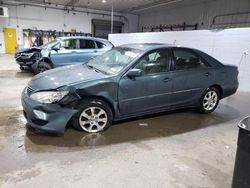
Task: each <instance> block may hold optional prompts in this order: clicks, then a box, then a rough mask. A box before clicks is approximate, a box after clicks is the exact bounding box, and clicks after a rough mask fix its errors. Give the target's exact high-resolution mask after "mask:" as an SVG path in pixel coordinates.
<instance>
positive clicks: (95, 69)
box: [87, 64, 109, 74]
mask: <svg viewBox="0 0 250 188" xmlns="http://www.w3.org/2000/svg"><path fill="white" fill-rule="evenodd" d="M87 66H88V67H89V68H91V69H93V70H94V71H96V72H98V73H99V72H101V73H103V74H109V73H108V72H106V71H103V70H100V69H97V68H96V67H94V66H92V65H89V64H87Z"/></svg>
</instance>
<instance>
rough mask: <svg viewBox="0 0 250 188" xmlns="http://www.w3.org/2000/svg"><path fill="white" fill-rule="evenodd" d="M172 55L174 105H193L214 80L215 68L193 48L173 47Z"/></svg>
mask: <svg viewBox="0 0 250 188" xmlns="http://www.w3.org/2000/svg"><path fill="white" fill-rule="evenodd" d="M172 55H173V64H172V68H171V69H172V70H171V78H172V83H173V87H172V105H175V106H176V107H178V106H180V107H182V106H187V105H192V104H194V103H195V102H197V101H198V100H199V99H200V97H201V94H202V92H203V91H204V89H206V88H208V87H209V86H211V84H212V83H213V82H214V68H213V67H212V66H211V65H210V64H209V63H208V62H207V61H205V60H204V59H203V58H202V57H200V56H199V55H198V54H196V53H195V51H193V50H191V49H187V48H172Z"/></svg>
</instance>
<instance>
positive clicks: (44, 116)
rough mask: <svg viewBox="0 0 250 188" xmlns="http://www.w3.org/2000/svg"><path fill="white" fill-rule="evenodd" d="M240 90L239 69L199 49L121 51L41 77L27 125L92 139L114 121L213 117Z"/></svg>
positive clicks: (25, 98)
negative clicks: (186, 113) (180, 112)
mask: <svg viewBox="0 0 250 188" xmlns="http://www.w3.org/2000/svg"><path fill="white" fill-rule="evenodd" d="M237 88H238V68H237V67H235V66H231V65H224V64H222V63H220V62H219V61H217V60H216V59H214V58H213V57H211V56H209V55H207V54H205V53H203V52H201V51H199V50H195V49H190V48H182V47H174V46H169V45H163V44H130V45H123V46H119V47H116V48H113V49H112V50H110V51H108V52H106V53H104V54H102V55H100V56H98V57H96V58H94V59H92V60H90V61H89V62H88V63H87V64H83V65H71V66H66V67H62V68H58V69H54V70H49V71H46V72H43V73H41V74H38V75H37V76H35V77H34V78H33V79H32V80H31V81H30V82H29V83H28V86H27V87H26V88H25V89H24V91H23V93H22V106H23V110H24V115H25V117H26V119H27V121H28V125H30V126H31V127H33V128H34V129H37V130H41V131H48V132H55V133H61V134H62V133H64V130H65V127H66V125H67V124H68V123H69V122H71V123H72V125H73V127H75V128H76V129H78V130H83V131H86V132H89V133H93V132H99V131H102V130H104V129H106V128H108V127H109V126H110V125H111V123H112V122H113V121H117V120H121V119H126V118H131V117H136V116H142V115H146V114H152V113H158V112H163V111H168V110H174V109H180V108H197V109H199V111H200V112H202V113H210V112H213V111H214V110H215V109H216V107H217V105H218V103H219V100H220V99H222V98H224V97H227V96H229V95H232V94H234V93H235V92H236V90H237Z"/></svg>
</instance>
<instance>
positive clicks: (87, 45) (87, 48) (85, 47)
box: [76, 39, 98, 63]
mask: <svg viewBox="0 0 250 188" xmlns="http://www.w3.org/2000/svg"><path fill="white" fill-rule="evenodd" d="M97 55H98V50H97V47H96V44H95V41H94V40H91V39H79V49H78V50H77V58H76V61H77V62H78V63H87V62H88V61H89V60H90V59H92V58H93V57H95V56H97Z"/></svg>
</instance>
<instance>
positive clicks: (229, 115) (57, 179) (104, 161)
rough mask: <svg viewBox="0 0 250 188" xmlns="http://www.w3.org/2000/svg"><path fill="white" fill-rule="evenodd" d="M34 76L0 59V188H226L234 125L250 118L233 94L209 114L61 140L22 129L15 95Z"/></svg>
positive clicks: (242, 98) (244, 100)
mask: <svg viewBox="0 0 250 188" xmlns="http://www.w3.org/2000/svg"><path fill="white" fill-rule="evenodd" d="M31 78H32V74H30V73H24V72H20V71H19V70H18V66H17V65H15V63H14V59H13V58H12V56H7V55H0V85H1V89H0V156H1V160H0V187H25V188H28V187H32V188H33V187H37V188H38V187H80V186H82V187H126V188H127V187H167V188H172V187H173V188H196V187H197V188H208V187H209V188H229V187H230V185H231V181H232V180H231V179H232V172H233V166H234V159H235V151H236V140H237V132H238V129H237V127H236V124H237V122H238V121H239V120H240V119H241V118H243V117H244V116H246V115H249V114H250V110H249V105H250V100H249V94H250V93H242V92H238V93H237V94H236V95H234V96H232V97H229V98H227V99H224V100H222V101H221V103H220V105H219V107H218V109H217V110H216V111H215V112H214V113H212V114H209V115H201V114H198V113H196V112H190V111H179V112H176V113H164V114H158V115H154V116H147V117H144V118H141V119H133V120H130V121H123V122H120V123H116V124H115V125H114V126H112V127H111V128H110V129H109V130H108V131H106V132H103V133H100V134H86V133H83V132H78V131H75V130H74V129H71V128H69V129H68V130H67V131H66V133H65V135H64V137H51V136H46V135H37V134H35V133H33V132H31V131H26V129H25V123H26V122H25V119H24V118H23V116H22V109H21V103H20V93H21V90H22V89H23V88H24V87H25V85H26V84H27V82H28V81H29V80H30V79H31Z"/></svg>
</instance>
